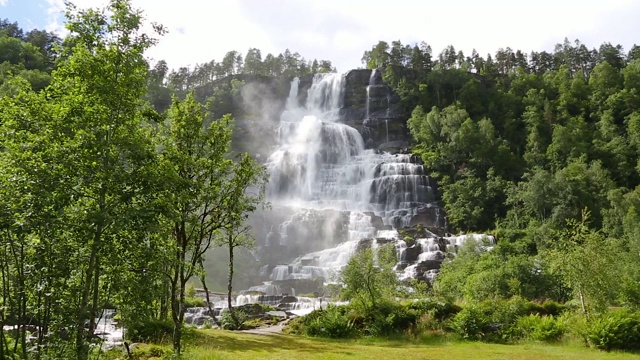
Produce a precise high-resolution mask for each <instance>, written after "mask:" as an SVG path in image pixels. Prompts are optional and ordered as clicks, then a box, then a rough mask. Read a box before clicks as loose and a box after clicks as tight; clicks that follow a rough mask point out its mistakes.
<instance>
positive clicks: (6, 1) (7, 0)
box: [0, 0, 9, 6]
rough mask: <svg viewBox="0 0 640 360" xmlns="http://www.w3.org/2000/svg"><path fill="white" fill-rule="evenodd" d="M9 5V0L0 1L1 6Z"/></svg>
mask: <svg viewBox="0 0 640 360" xmlns="http://www.w3.org/2000/svg"><path fill="white" fill-rule="evenodd" d="M8 3H9V0H0V6H5V5H7V4H8Z"/></svg>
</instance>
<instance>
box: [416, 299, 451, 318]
mask: <svg viewBox="0 0 640 360" xmlns="http://www.w3.org/2000/svg"><path fill="white" fill-rule="evenodd" d="M408 307H409V308H410V309H414V310H416V311H417V312H418V314H419V315H421V314H426V313H431V314H432V315H433V317H435V318H436V319H437V320H439V321H443V320H446V319H449V318H452V317H453V316H455V315H456V314H457V313H459V312H460V310H462V308H461V307H459V306H458V305H455V304H452V303H450V302H441V301H435V300H432V299H421V300H418V301H414V302H412V303H410V304H409V305H408Z"/></svg>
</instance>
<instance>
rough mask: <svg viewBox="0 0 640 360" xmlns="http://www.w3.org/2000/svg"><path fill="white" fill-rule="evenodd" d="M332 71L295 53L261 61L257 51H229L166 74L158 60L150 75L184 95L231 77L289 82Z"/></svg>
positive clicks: (325, 63) (326, 63)
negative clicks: (267, 77)
mask: <svg viewBox="0 0 640 360" xmlns="http://www.w3.org/2000/svg"><path fill="white" fill-rule="evenodd" d="M334 71H336V68H335V67H334V66H333V65H332V64H331V61H329V60H320V61H318V60H317V59H314V60H305V58H304V57H302V56H301V55H300V54H299V53H297V52H294V53H292V52H291V51H290V50H289V49H287V50H285V51H284V53H281V54H278V55H272V54H270V53H269V54H267V55H266V56H265V57H264V59H263V58H262V52H261V51H260V49H256V48H251V49H249V50H248V51H247V53H246V55H245V56H244V57H243V55H242V53H240V52H238V51H235V50H233V51H229V52H227V53H226V54H225V56H224V57H223V58H222V60H221V61H216V60H211V61H209V62H207V63H204V64H197V65H195V67H194V68H193V69H190V68H188V67H180V68H178V69H177V70H171V71H169V67H168V65H167V63H166V61H164V60H160V61H158V63H157V64H156V65H155V66H154V68H153V69H152V70H151V72H150V75H151V77H152V78H154V79H161V80H162V81H163V82H165V84H166V86H167V87H169V88H170V89H172V90H174V91H178V92H184V91H189V90H192V89H194V88H196V87H200V86H204V85H206V84H208V83H210V82H212V81H215V80H219V79H222V78H224V77H227V76H231V75H239V74H246V75H256V76H271V77H284V78H293V77H295V76H298V77H300V76H304V75H309V74H316V73H323V72H334Z"/></svg>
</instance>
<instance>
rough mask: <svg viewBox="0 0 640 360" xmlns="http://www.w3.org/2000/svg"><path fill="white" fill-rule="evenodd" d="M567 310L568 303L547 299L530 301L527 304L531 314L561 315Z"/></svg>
mask: <svg viewBox="0 0 640 360" xmlns="http://www.w3.org/2000/svg"><path fill="white" fill-rule="evenodd" d="M565 310H567V306H566V305H563V304H560V303H558V302H555V301H553V300H547V301H545V302H543V303H535V302H530V303H528V304H527V312H528V313H529V314H537V315H551V316H559V315H560V314H562V313H563V312H564V311H565Z"/></svg>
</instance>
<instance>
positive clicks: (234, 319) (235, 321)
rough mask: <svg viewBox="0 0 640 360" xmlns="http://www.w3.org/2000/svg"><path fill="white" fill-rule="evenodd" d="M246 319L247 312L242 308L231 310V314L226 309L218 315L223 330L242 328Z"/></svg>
mask: <svg viewBox="0 0 640 360" xmlns="http://www.w3.org/2000/svg"><path fill="white" fill-rule="evenodd" d="M246 321H247V314H246V313H245V312H244V311H242V310H233V314H232V313H231V311H229V310H228V309H227V310H225V311H223V312H222V315H220V327H222V328H223V329H225V330H242V329H244V325H245V322H246Z"/></svg>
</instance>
